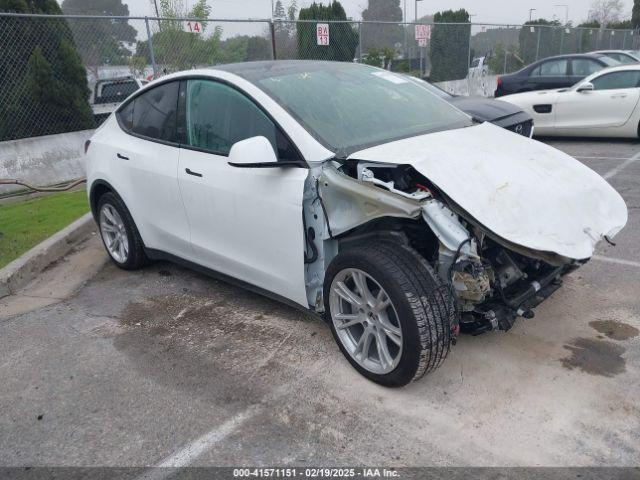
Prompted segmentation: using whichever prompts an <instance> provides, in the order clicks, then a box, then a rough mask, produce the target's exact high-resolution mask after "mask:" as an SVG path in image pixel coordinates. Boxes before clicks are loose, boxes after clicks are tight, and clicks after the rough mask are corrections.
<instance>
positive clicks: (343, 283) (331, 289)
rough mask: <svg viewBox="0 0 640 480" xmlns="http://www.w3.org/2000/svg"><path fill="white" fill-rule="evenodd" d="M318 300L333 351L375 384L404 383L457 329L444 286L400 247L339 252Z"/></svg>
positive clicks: (425, 367)
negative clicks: (333, 342) (326, 318)
mask: <svg viewBox="0 0 640 480" xmlns="http://www.w3.org/2000/svg"><path fill="white" fill-rule="evenodd" d="M324 299H325V309H326V311H327V313H328V316H329V320H330V322H329V323H330V326H331V331H332V332H333V336H334V338H335V339H336V342H337V343H338V346H339V347H340V350H342V353H343V354H344V355H345V357H346V358H347V360H349V362H350V363H351V365H353V367H354V368H356V370H358V371H359V372H360V373H361V374H362V375H364V376H365V377H367V378H369V379H370V380H373V381H374V382H376V383H379V384H381V385H385V386H388V387H400V386H403V385H406V384H407V383H409V382H411V381H413V380H417V379H419V378H420V377H422V376H423V375H424V374H425V373H428V372H430V371H432V370H435V369H436V368H437V367H439V366H440V364H441V363H442V361H443V360H444V359H445V357H446V356H447V354H448V353H449V349H450V347H451V340H452V331H453V329H454V328H455V327H456V325H457V315H456V309H455V303H454V302H455V301H454V299H453V296H452V293H451V289H450V288H449V287H448V286H445V285H443V284H442V283H441V282H440V280H439V279H438V277H437V276H436V274H435V273H434V271H433V270H432V269H431V267H430V266H429V265H428V264H427V263H426V262H425V260H424V259H423V258H422V257H420V255H419V254H418V253H417V252H415V251H414V250H412V249H411V248H409V247H407V246H404V245H398V244H394V243H390V242H380V243H378V244H377V245H371V246H358V247H353V248H351V249H349V250H346V251H344V252H341V253H340V254H339V255H338V256H337V257H336V258H335V259H334V260H333V262H331V265H329V268H328V269H327V274H326V276H325V287H324Z"/></svg>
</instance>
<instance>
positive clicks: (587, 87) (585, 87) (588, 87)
mask: <svg viewBox="0 0 640 480" xmlns="http://www.w3.org/2000/svg"><path fill="white" fill-rule="evenodd" d="M595 89H596V88H595V87H594V86H593V83H591V82H584V83H583V84H582V85H580V86H578V92H580V93H584V92H593V91H594V90H595Z"/></svg>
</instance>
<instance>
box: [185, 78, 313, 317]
mask: <svg viewBox="0 0 640 480" xmlns="http://www.w3.org/2000/svg"><path fill="white" fill-rule="evenodd" d="M181 101H182V102H183V103H182V104H183V105H184V132H183V137H184V138H183V147H182V148H181V150H180V160H179V169H178V178H179V183H180V190H181V192H182V198H183V200H184V205H185V209H186V212H187V217H188V220H189V225H190V228H191V244H192V247H193V251H194V254H195V256H196V257H197V259H198V262H199V263H201V264H202V265H204V266H206V267H208V268H211V269H213V270H216V271H218V272H221V273H224V274H226V275H230V276H232V277H234V278H237V279H240V280H243V281H245V282H247V283H250V284H253V285H256V286H258V287H260V288H262V289H265V290H268V291H270V292H273V293H276V294H277V295H280V296H282V297H285V298H288V299H290V300H293V301H295V302H296V303H299V304H301V305H303V306H305V307H308V302H307V298H306V289H305V280H304V227H303V223H302V197H303V191H304V182H305V179H306V178H307V174H308V170H307V169H306V168H284V167H279V168H238V167H234V166H231V165H229V163H228V154H229V151H230V149H231V147H232V146H233V144H234V143H236V142H238V141H241V140H245V139H247V138H252V137H255V136H264V137H266V138H267V139H268V140H269V141H270V142H271V144H272V145H273V147H274V150H275V151H276V152H277V155H278V158H279V159H284V160H295V159H300V160H302V159H301V157H300V154H299V153H298V151H297V149H296V148H295V146H294V145H293V144H292V143H291V141H290V140H289V139H288V138H287V137H286V136H285V134H284V133H283V132H282V131H281V130H280V128H279V127H278V126H277V125H276V124H275V123H274V122H273V120H272V119H271V118H270V117H269V116H268V115H267V114H266V113H265V112H264V111H263V110H262V109H261V108H260V107H259V106H258V105H257V104H255V103H254V102H253V100H252V99H250V98H249V97H247V96H246V95H245V94H244V93H243V92H241V91H239V90H237V89H236V88H234V87H232V86H230V85H228V84H225V83H222V82H217V81H214V80H211V79H190V80H188V81H187V82H185V83H184V84H183V89H182V93H181ZM181 116H182V115H181ZM260 161H261V160H260V159H259V158H256V159H255V162H260ZM302 163H303V162H302Z"/></svg>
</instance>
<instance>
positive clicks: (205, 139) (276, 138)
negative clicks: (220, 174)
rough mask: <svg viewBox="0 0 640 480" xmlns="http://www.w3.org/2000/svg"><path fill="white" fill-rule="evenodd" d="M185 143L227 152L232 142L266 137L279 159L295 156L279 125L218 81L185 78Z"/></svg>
mask: <svg viewBox="0 0 640 480" xmlns="http://www.w3.org/2000/svg"><path fill="white" fill-rule="evenodd" d="M186 117H187V129H186V143H187V144H189V145H191V146H193V147H197V148H202V149H204V150H208V151H211V152H212V153H216V154H219V155H228V154H229V151H230V150H231V147H232V146H233V144H234V143H236V142H239V141H241V140H246V139H247V138H251V137H256V136H263V137H266V138H267V140H269V142H271V145H273V148H274V151H275V152H277V156H278V158H279V159H281V160H295V159H298V158H299V155H298V154H297V152H296V150H295V149H294V148H293V146H292V145H291V143H290V142H289V141H288V140H287V139H286V137H285V136H284V135H283V134H282V133H281V132H280V130H279V128H278V127H277V126H276V125H275V124H274V123H273V122H272V121H271V119H270V118H269V117H267V115H266V114H265V113H264V112H263V111H262V110H260V109H259V108H258V107H257V106H256V105H255V104H254V103H253V101H252V100H250V99H249V98H247V97H246V96H245V95H244V94H242V93H241V92H239V91H238V90H236V89H234V88H232V87H230V86H228V85H225V84H223V83H219V82H213V81H209V80H189V81H188V82H187V98H186Z"/></svg>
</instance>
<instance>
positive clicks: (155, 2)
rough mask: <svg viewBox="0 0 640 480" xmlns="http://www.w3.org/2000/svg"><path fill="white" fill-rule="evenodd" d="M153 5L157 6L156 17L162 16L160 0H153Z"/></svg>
mask: <svg viewBox="0 0 640 480" xmlns="http://www.w3.org/2000/svg"><path fill="white" fill-rule="evenodd" d="M153 6H154V7H156V17H160V12H159V10H158V0H153Z"/></svg>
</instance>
